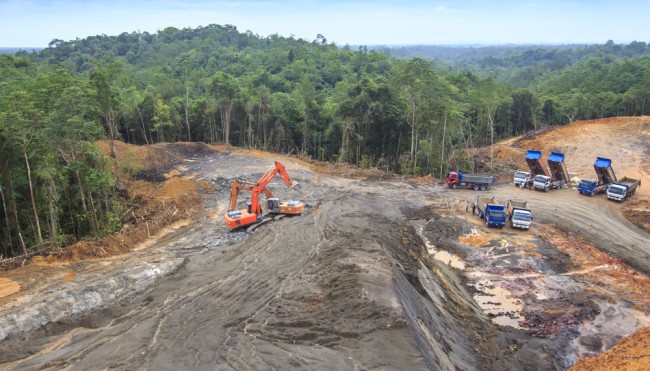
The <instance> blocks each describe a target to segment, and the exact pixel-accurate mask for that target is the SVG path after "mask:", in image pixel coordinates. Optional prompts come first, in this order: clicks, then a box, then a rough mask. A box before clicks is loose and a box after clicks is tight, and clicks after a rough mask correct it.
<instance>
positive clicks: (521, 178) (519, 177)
mask: <svg viewBox="0 0 650 371" xmlns="http://www.w3.org/2000/svg"><path fill="white" fill-rule="evenodd" d="M531 179H532V178H531V176H530V173H529V172H527V171H523V170H517V171H515V175H514V177H513V179H512V181H513V183H514V184H515V187H521V188H523V187H527V186H528V184H529V183H530V180H531Z"/></svg>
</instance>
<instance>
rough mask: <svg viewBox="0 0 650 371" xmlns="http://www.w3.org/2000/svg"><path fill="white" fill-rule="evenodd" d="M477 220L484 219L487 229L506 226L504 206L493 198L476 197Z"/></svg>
mask: <svg viewBox="0 0 650 371" xmlns="http://www.w3.org/2000/svg"><path fill="white" fill-rule="evenodd" d="M476 206H477V207H478V216H479V218H482V219H485V225H486V226H487V227H499V228H501V227H503V226H505V225H506V206H505V205H503V204H501V203H499V201H497V199H496V198H494V197H477V198H476Z"/></svg>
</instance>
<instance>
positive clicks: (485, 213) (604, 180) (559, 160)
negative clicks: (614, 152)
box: [445, 150, 641, 230]
mask: <svg viewBox="0 0 650 371" xmlns="http://www.w3.org/2000/svg"><path fill="white" fill-rule="evenodd" d="M526 164H527V165H528V168H529V169H530V172H528V171H524V170H517V171H515V173H514V176H513V183H514V185H515V186H517V187H521V188H531V189H532V188H534V189H536V190H540V191H544V192H548V191H549V190H551V189H560V188H564V187H565V186H566V185H567V184H569V182H570V179H569V171H568V170H567V167H566V162H565V156H564V154H562V153H559V152H551V154H550V155H549V157H548V159H547V160H546V164H547V165H548V167H547V166H546V164H544V162H543V161H542V152H541V151H536V150H529V151H528V152H527V153H526ZM594 170H595V172H596V177H595V178H594V179H581V180H580V183H579V184H578V192H580V194H584V195H589V196H593V195H595V194H598V193H606V195H607V198H608V199H610V200H616V201H623V200H625V199H626V198H627V197H630V196H632V195H634V193H635V192H636V189H637V188H638V187H639V186H640V185H641V181H640V180H639V179H633V178H629V177H623V178H622V179H617V177H616V173H615V172H614V168H613V167H612V161H611V160H610V159H608V158H605V157H596V162H595V163H594ZM445 182H446V183H447V186H449V187H450V188H453V189H456V188H458V187H463V188H471V189H474V190H482V191H484V190H486V189H487V188H489V187H490V186H492V185H494V182H495V178H494V176H492V175H488V174H465V173H462V172H460V171H458V170H457V171H451V172H449V174H448V176H447V178H446V179H445ZM475 208H476V209H478V215H479V217H480V218H481V219H484V220H485V225H486V226H488V227H503V226H505V225H506V223H507V220H509V221H510V226H511V227H512V228H520V229H525V230H528V229H529V228H530V225H531V222H532V220H533V214H532V211H531V209H530V207H529V206H528V203H527V202H526V201H517V200H508V202H507V203H505V204H504V203H503V202H500V201H498V200H497V199H496V198H494V197H480V196H479V197H477V198H476V203H475V204H474V205H473V207H472V212H474V209H475Z"/></svg>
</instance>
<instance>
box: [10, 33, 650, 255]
mask: <svg viewBox="0 0 650 371" xmlns="http://www.w3.org/2000/svg"><path fill="white" fill-rule="evenodd" d="M457 49H458V50H454V49H444V50H445V51H446V54H444V55H446V57H444V58H440V57H437V58H435V59H436V61H433V60H431V58H427V57H429V56H428V55H426V54H420V55H421V56H422V57H423V58H419V57H417V56H416V55H415V54H414V55H413V56H409V58H408V59H403V58H396V57H391V56H390V55H391V54H392V55H397V54H399V53H400V50H396V49H392V50H389V51H388V53H386V52H384V51H381V50H369V49H368V48H366V47H360V48H357V49H356V50H353V49H352V48H351V47H349V46H345V47H338V46H337V45H334V44H328V43H327V40H326V38H325V37H324V36H323V35H317V37H316V39H315V40H313V41H309V40H303V39H294V38H292V37H289V38H286V37H281V36H278V35H271V36H268V37H260V36H258V35H254V34H253V33H251V32H250V31H248V32H244V33H241V32H239V31H238V30H237V29H236V28H235V27H234V26H230V25H226V26H219V25H209V26H206V27H198V28H195V29H190V28H186V29H177V28H173V27H169V28H166V29H164V30H162V31H159V32H157V33H155V34H150V33H148V32H143V33H141V32H132V33H126V32H125V33H122V34H120V35H118V36H105V35H101V36H93V37H88V38H85V39H76V40H71V41H63V40H53V41H52V42H51V43H50V45H49V47H48V48H46V49H43V50H41V51H38V52H32V53H27V52H19V53H17V54H16V55H13V56H12V55H0V168H1V169H2V176H1V178H0V196H1V197H0V202H2V207H1V208H0V210H1V211H2V215H0V216H1V218H0V220H2V221H1V222H0V227H1V228H0V238H1V239H2V249H1V250H0V254H1V255H2V256H15V255H19V254H23V253H27V252H28V250H29V251H35V250H37V249H39V248H40V247H41V246H44V245H48V244H50V245H51V244H60V243H65V242H66V241H69V240H75V239H79V238H83V237H87V236H100V235H103V234H106V233H111V232H112V231H113V230H115V228H119V218H118V217H116V216H117V215H119V214H120V211H121V208H122V207H123V206H121V205H122V204H121V202H120V197H119V192H117V191H116V186H117V185H118V183H117V182H116V180H115V179H114V178H113V176H114V175H112V174H113V173H112V172H111V171H110V169H111V166H119V163H120V154H119V153H117V152H116V151H115V148H114V147H113V146H112V159H111V160H109V159H105V158H102V157H101V156H99V155H98V151H97V149H96V148H95V146H94V145H93V143H94V141H95V140H96V139H99V138H106V139H109V140H110V141H111V142H112V141H115V140H122V141H125V142H128V143H133V144H153V143H156V142H163V141H165V142H173V141H188V140H189V141H201V142H208V143H215V142H225V143H230V144H233V145H237V146H246V147H252V148H259V149H264V150H268V151H275V152H282V153H293V154H301V155H304V156H311V157H313V158H317V159H319V160H323V161H344V162H349V163H352V164H356V165H359V166H364V167H381V168H382V169H385V170H389V171H397V172H402V173H412V174H434V175H436V176H443V175H444V173H445V172H446V171H447V170H448V169H450V168H456V167H459V168H462V169H464V170H474V169H472V167H473V166H474V164H472V163H471V162H469V161H468V159H467V158H466V157H465V155H464V153H465V152H464V151H463V149H465V148H473V147H478V146H483V145H487V144H490V143H493V142H494V141H496V140H498V139H501V138H506V137H509V136H513V135H519V134H522V133H525V132H528V131H531V130H538V129H541V128H544V127H546V126H549V125H562V124H566V123H568V122H571V121H574V120H579V119H591V118H600V117H607V116H615V115H643V114H650V104H649V103H648V98H649V96H650V56H649V53H650V51H649V49H650V48H649V47H648V45H646V44H645V43H643V42H633V43H631V44H629V45H615V44H613V43H611V42H608V43H606V44H604V45H593V46H563V47H555V48H551V47H546V48H541V47H517V48H508V47H501V48H499V47H490V48H486V49H480V50H474V49H471V48H470V49H468V48H465V50H464V51H463V50H461V49H462V48H457ZM401 52H404V50H402V51H401ZM409 52H413V50H410V51H409ZM488 170H489V169H488Z"/></svg>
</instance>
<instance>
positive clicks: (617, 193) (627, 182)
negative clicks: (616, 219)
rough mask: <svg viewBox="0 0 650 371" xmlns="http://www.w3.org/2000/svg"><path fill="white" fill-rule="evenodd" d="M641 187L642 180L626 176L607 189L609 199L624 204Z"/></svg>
mask: <svg viewBox="0 0 650 371" xmlns="http://www.w3.org/2000/svg"><path fill="white" fill-rule="evenodd" d="M640 185H641V180H640V179H633V178H628V177H626V176H624V177H623V178H622V179H619V180H618V181H617V182H614V183H612V184H610V185H609V187H608V188H607V198H608V199H610V200H616V201H620V202H623V201H624V200H625V199H626V198H628V197H630V196H632V195H633V194H634V193H635V192H636V189H637V188H638V187H639V186H640Z"/></svg>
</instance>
